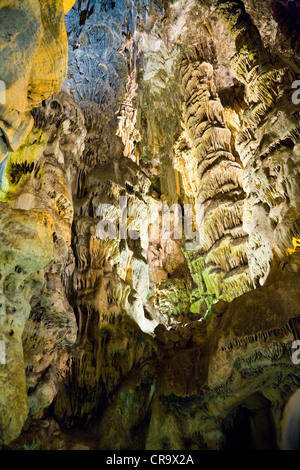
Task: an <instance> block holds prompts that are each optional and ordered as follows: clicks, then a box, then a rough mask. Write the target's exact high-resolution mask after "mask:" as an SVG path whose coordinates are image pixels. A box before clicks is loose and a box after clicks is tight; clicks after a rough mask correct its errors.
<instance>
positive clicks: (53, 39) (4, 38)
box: [0, 0, 74, 161]
mask: <svg viewBox="0 0 300 470" xmlns="http://www.w3.org/2000/svg"><path fill="white" fill-rule="evenodd" d="M73 4H74V1H73V0H66V1H64V2H63V1H62V0H50V1H48V0H47V1H46V0H28V1H26V4H25V2H23V1H22V0H9V1H7V2H5V5H3V4H2V5H3V6H1V8H0V10H1V13H0V79H1V82H2V83H4V85H5V100H2V103H0V131H1V132H0V140H1V145H0V149H1V150H0V161H2V160H3V159H4V157H5V155H6V153H7V151H15V150H17V149H18V148H19V147H20V145H21V144H22V143H23V142H24V140H25V139H26V137H27V136H28V134H29V132H30V131H31V129H32V126H33V119H32V116H31V114H30V111H31V109H32V108H34V107H36V106H38V104H39V103H40V102H41V101H43V100H44V99H46V98H48V97H49V96H51V95H52V94H53V93H55V92H57V91H59V90H60V89H61V86H62V83H63V80H64V78H65V77H66V73H67V59H68V58H67V56H68V44H67V33H66V28H65V21H64V14H65V12H66V11H68V9H70V8H71V7H72V6H73ZM12 57H13V58H14V59H13V60H11V58H12Z"/></svg>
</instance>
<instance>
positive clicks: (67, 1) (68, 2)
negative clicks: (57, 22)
mask: <svg viewBox="0 0 300 470" xmlns="http://www.w3.org/2000/svg"><path fill="white" fill-rule="evenodd" d="M75 1H76V0H64V1H63V4H64V13H65V14H66V13H68V11H69V10H71V8H72V6H73V5H74V4H75Z"/></svg>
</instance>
